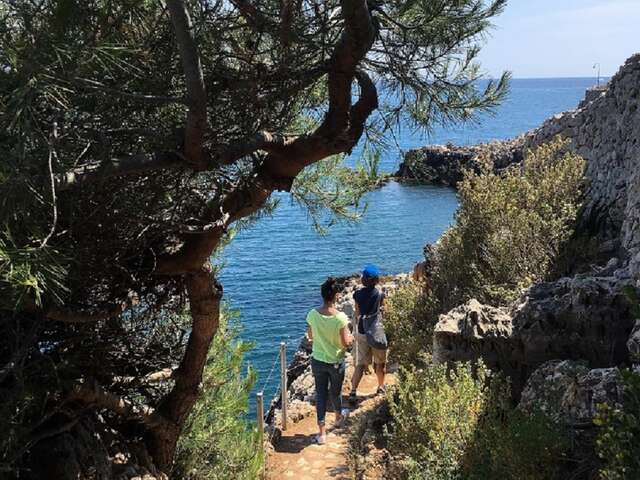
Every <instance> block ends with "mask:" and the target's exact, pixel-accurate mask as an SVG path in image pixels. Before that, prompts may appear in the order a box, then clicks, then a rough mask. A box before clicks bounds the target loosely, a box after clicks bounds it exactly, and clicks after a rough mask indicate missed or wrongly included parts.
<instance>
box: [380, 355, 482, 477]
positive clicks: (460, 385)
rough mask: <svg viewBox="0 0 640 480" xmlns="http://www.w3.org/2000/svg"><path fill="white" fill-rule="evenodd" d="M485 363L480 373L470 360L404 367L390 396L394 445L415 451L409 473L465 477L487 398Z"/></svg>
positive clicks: (406, 451)
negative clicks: (451, 364) (470, 447)
mask: <svg viewBox="0 0 640 480" xmlns="http://www.w3.org/2000/svg"><path fill="white" fill-rule="evenodd" d="M485 375H486V372H485V370H484V368H482V367H481V368H480V369H478V378H477V379H474V377H473V374H472V369H471V367H470V365H468V364H466V365H465V364H459V365H457V366H455V367H454V368H453V369H452V370H451V371H450V372H447V367H446V366H444V365H435V366H432V367H430V368H428V369H424V370H416V369H409V370H405V369H403V370H402V371H401V380H400V382H399V384H398V387H397V390H396V392H395V395H393V396H392V397H391V399H390V410H391V415H392V417H393V425H392V429H393V433H392V435H391V438H390V446H391V450H392V451H393V452H394V453H398V452H402V454H403V455H406V456H408V457H409V459H410V460H409V462H408V467H407V474H408V476H409V478H429V479H432V480H440V479H456V478H463V477H462V473H463V472H462V464H463V459H464V457H465V452H466V449H467V447H468V445H469V444H470V442H471V441H472V439H473V436H474V433H475V431H476V429H477V426H478V421H479V419H480V415H481V413H482V410H483V408H484V403H485V393H486V392H485V388H484V380H485Z"/></svg>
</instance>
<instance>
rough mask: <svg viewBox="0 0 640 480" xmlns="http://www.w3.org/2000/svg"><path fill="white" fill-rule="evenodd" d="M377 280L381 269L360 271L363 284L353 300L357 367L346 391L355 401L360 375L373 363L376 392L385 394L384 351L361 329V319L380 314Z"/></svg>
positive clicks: (350, 400) (385, 354) (385, 352)
mask: <svg viewBox="0 0 640 480" xmlns="http://www.w3.org/2000/svg"><path fill="white" fill-rule="evenodd" d="M379 281H380V270H379V269H378V267H376V266H375V265H367V266H365V267H364V270H363V271H362V286H363V287H364V288H361V289H359V290H357V291H356V292H355V293H354V294H353V299H354V300H355V304H356V308H355V318H356V322H357V325H356V355H355V357H356V358H355V364H356V368H355V370H354V371H353V377H351V393H350V394H349V402H351V403H356V402H357V399H358V397H357V390H358V385H359V384H360V380H361V379H362V374H363V373H364V371H365V369H366V368H368V366H369V365H370V364H371V363H372V362H373V369H374V370H375V372H376V377H377V378H378V390H377V391H376V394H378V395H380V394H384V393H385V386H384V377H385V373H386V365H387V350H386V349H381V348H374V347H372V346H371V345H370V344H369V342H368V340H367V336H366V334H365V331H364V325H363V320H364V318H365V317H371V316H379V315H381V311H382V309H383V305H384V293H383V292H381V291H380V290H379V289H378V288H376V285H377V284H378V282H379Z"/></svg>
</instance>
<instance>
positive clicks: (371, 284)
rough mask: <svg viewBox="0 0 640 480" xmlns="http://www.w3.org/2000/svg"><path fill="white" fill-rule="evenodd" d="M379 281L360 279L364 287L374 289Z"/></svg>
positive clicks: (374, 278) (370, 278)
mask: <svg viewBox="0 0 640 480" xmlns="http://www.w3.org/2000/svg"><path fill="white" fill-rule="evenodd" d="M379 281H380V277H362V284H363V285H364V286H365V287H375V286H376V285H377V284H378V282H379Z"/></svg>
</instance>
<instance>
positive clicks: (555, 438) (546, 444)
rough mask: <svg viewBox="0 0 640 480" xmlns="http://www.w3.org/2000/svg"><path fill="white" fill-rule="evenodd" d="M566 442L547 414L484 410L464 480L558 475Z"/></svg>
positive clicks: (532, 478)
mask: <svg viewBox="0 0 640 480" xmlns="http://www.w3.org/2000/svg"><path fill="white" fill-rule="evenodd" d="M568 449H569V442H568V440H567V436H566V435H565V432H563V431H562V430H561V429H560V428H559V427H558V426H557V425H556V424H554V423H553V422H552V421H551V419H550V418H549V417H547V416H546V415H544V414H542V413H540V412H537V413H534V414H531V415H528V414H525V413H523V412H521V411H519V410H516V409H514V410H506V411H498V412H491V411H490V412H488V417H487V418H486V419H484V420H483V421H481V427H480V429H479V432H478V433H477V435H476V444H475V445H474V446H473V447H472V448H471V453H470V455H469V459H468V462H467V464H466V471H467V472H468V477H467V478H468V480H486V479H489V478H496V479H504V480H550V479H554V478H559V475H560V474H561V473H562V471H563V467H564V466H565V463H566V457H565V455H566V452H567V451H568Z"/></svg>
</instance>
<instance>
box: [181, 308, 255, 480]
mask: <svg viewBox="0 0 640 480" xmlns="http://www.w3.org/2000/svg"><path fill="white" fill-rule="evenodd" d="M230 317H231V318H230ZM237 335H238V328H237V327H236V326H235V324H234V323H233V316H231V315H230V314H229V312H225V315H222V316H221V325H220V328H219V331H218V333H217V334H216V336H215V338H214V342H213V345H212V347H211V350H210V352H209V357H208V361H207V365H206V367H205V371H204V380H203V384H202V390H203V393H202V396H201V398H200V399H199V400H198V402H197V403H196V405H195V407H194V409H193V412H192V413H191V416H190V417H189V420H188V422H187V424H186V428H185V431H184V433H183V435H182V436H181V437H180V441H179V444H178V450H177V456H176V467H175V470H174V476H175V478H184V479H189V480H205V479H206V480H223V479H224V480H226V479H229V478H233V479H237V480H253V479H255V478H258V475H259V472H260V471H261V469H262V465H263V461H264V457H263V448H262V445H260V437H259V435H258V431H257V429H256V427H255V426H254V425H251V426H247V422H246V419H245V415H246V413H247V411H248V398H249V393H250V391H251V388H252V386H253V384H254V381H255V375H254V374H253V372H252V371H249V373H248V374H247V375H246V376H243V373H242V369H243V363H242V359H243V356H244V354H245V352H246V351H247V350H248V349H249V348H250V345H249V344H248V343H246V342H243V341H240V340H238V339H237Z"/></svg>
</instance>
